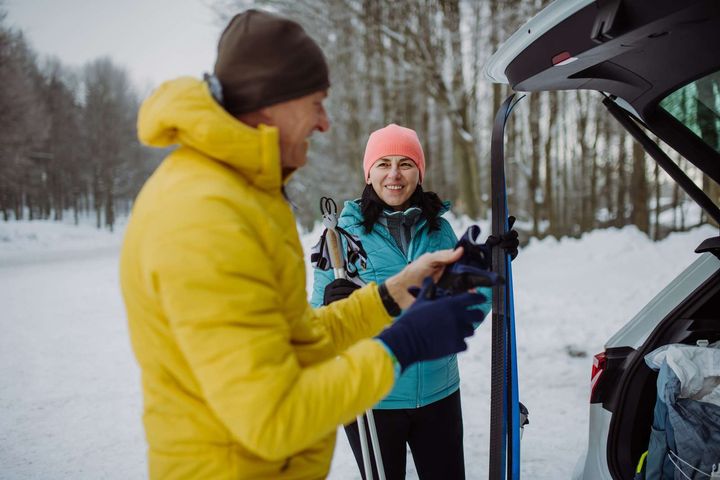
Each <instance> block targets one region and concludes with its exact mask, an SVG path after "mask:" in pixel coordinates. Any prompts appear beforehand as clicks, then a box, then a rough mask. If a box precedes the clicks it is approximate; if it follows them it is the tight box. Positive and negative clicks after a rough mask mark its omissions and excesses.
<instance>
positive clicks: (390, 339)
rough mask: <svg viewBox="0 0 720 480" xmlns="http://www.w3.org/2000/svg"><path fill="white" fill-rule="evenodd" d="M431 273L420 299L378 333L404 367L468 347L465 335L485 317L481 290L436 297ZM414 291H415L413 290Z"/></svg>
mask: <svg viewBox="0 0 720 480" xmlns="http://www.w3.org/2000/svg"><path fill="white" fill-rule="evenodd" d="M435 291H436V286H435V284H434V283H433V281H432V279H431V278H430V277H428V278H426V279H425V281H424V282H423V288H422V290H420V291H419V293H418V295H417V300H415V303H413V304H412V306H411V307H410V308H409V309H408V310H406V311H405V313H403V314H402V315H401V316H400V318H398V320H397V321H396V322H395V323H393V324H392V325H391V326H390V327H388V328H386V329H385V330H383V331H382V332H380V334H379V335H378V336H377V337H376V338H378V339H380V340H382V341H383V342H384V343H385V345H387V346H388V348H389V349H390V350H391V351H392V352H393V353H394V354H395V358H397V360H398V362H399V363H400V367H401V368H402V370H405V369H406V368H407V367H409V366H410V365H412V364H413V363H415V362H420V361H424V360H433V359H436V358H442V357H445V356H447V355H451V354H453V353H457V352H461V351H464V350H466V349H467V344H466V343H465V338H467V337H469V336H471V335H472V334H473V333H474V332H475V329H474V328H473V323H476V322H478V321H481V320H482V317H483V312H482V310H480V309H479V308H478V307H479V305H480V304H482V303H483V302H485V300H486V299H485V297H484V296H483V295H481V294H478V293H461V294H458V295H455V296H444V297H439V298H438V297H436V295H435ZM411 293H413V294H415V292H411Z"/></svg>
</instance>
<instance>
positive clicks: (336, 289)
mask: <svg viewBox="0 0 720 480" xmlns="http://www.w3.org/2000/svg"><path fill="white" fill-rule="evenodd" d="M358 288H360V285H357V284H355V283H353V282H351V281H350V280H346V279H344V278H336V279H335V280H333V281H332V282H330V283H328V284H327V286H326V287H325V293H324V294H323V305H330V304H331V303H333V302H336V301H338V300H342V299H343V298H347V297H349V296H350V294H351V293H352V292H354V291H355V290H357V289H358Z"/></svg>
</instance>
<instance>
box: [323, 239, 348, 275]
mask: <svg viewBox="0 0 720 480" xmlns="http://www.w3.org/2000/svg"><path fill="white" fill-rule="evenodd" d="M327 243H328V252H329V253H330V264H331V265H332V267H333V273H334V274H335V278H347V275H346V274H345V262H343V257H342V253H341V252H342V250H341V249H340V239H339V238H338V234H337V232H336V231H335V230H334V229H328V231H327Z"/></svg>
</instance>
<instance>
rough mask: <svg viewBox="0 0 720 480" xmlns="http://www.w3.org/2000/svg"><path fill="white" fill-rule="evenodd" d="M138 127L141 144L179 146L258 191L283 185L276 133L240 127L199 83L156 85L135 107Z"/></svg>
mask: <svg viewBox="0 0 720 480" xmlns="http://www.w3.org/2000/svg"><path fill="white" fill-rule="evenodd" d="M137 126H138V136H139V138H140V141H141V142H142V143H144V144H145V145H149V146H153V147H168V146H171V145H176V144H180V145H182V146H183V147H187V148H191V149H193V150H197V151H200V152H202V153H203V154H205V155H207V156H209V157H211V158H213V159H215V160H217V161H219V162H222V163H225V164H227V165H229V166H230V167H231V168H233V169H234V170H236V171H237V172H239V173H240V174H241V175H242V176H243V177H245V178H246V179H247V180H248V181H249V182H250V183H252V184H254V185H256V186H257V187H259V188H261V189H264V190H279V189H280V188H281V187H282V185H283V178H282V172H281V166H280V142H279V136H278V129H277V128H276V127H269V126H267V125H260V126H258V128H252V127H250V126H248V125H246V124H244V123H242V122H240V121H239V120H237V119H236V118H235V117H233V116H232V115H230V114H229V113H227V112H226V111H225V110H224V109H223V108H222V106H220V105H219V104H218V103H217V102H216V101H215V100H214V99H213V98H212V95H211V93H210V89H209V87H208V85H207V84H206V83H205V82H204V81H202V80H200V79H196V78H192V77H182V78H178V79H176V80H171V81H169V82H165V83H163V84H162V85H160V87H158V88H157V89H156V90H155V91H154V92H153V93H152V94H151V95H150V97H148V98H147V99H146V100H145V101H144V102H143V104H142V106H141V107H140V112H139V114H138V125H137ZM286 180H287V179H286Z"/></svg>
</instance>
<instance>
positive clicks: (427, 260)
mask: <svg viewBox="0 0 720 480" xmlns="http://www.w3.org/2000/svg"><path fill="white" fill-rule="evenodd" d="M462 254H463V249H462V247H460V248H457V249H455V250H438V251H437V252H432V253H426V254H424V255H422V256H421V257H419V258H418V259H417V260H415V261H414V262H412V263H410V264H408V266H407V267H405V268H403V269H402V271H401V272H400V273H398V274H397V275H393V276H392V277H390V278H388V279H387V280H386V281H385V286H386V287H387V289H388V293H389V294H390V296H391V297H392V298H393V300H395V302H396V303H397V304H398V305H399V306H400V308H402V309H403V310H404V309H406V308H408V307H409V306H410V305H412V304H413V302H414V301H415V297H413V296H412V295H410V293H409V292H408V289H409V288H410V287H419V286H420V285H422V283H423V279H425V277H431V278H432V279H433V281H434V282H437V280H438V279H439V278H440V275H442V273H443V271H444V270H445V266H446V265H449V264H451V263H453V262H456V261H458V260H459V259H460V257H461V256H462Z"/></svg>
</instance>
